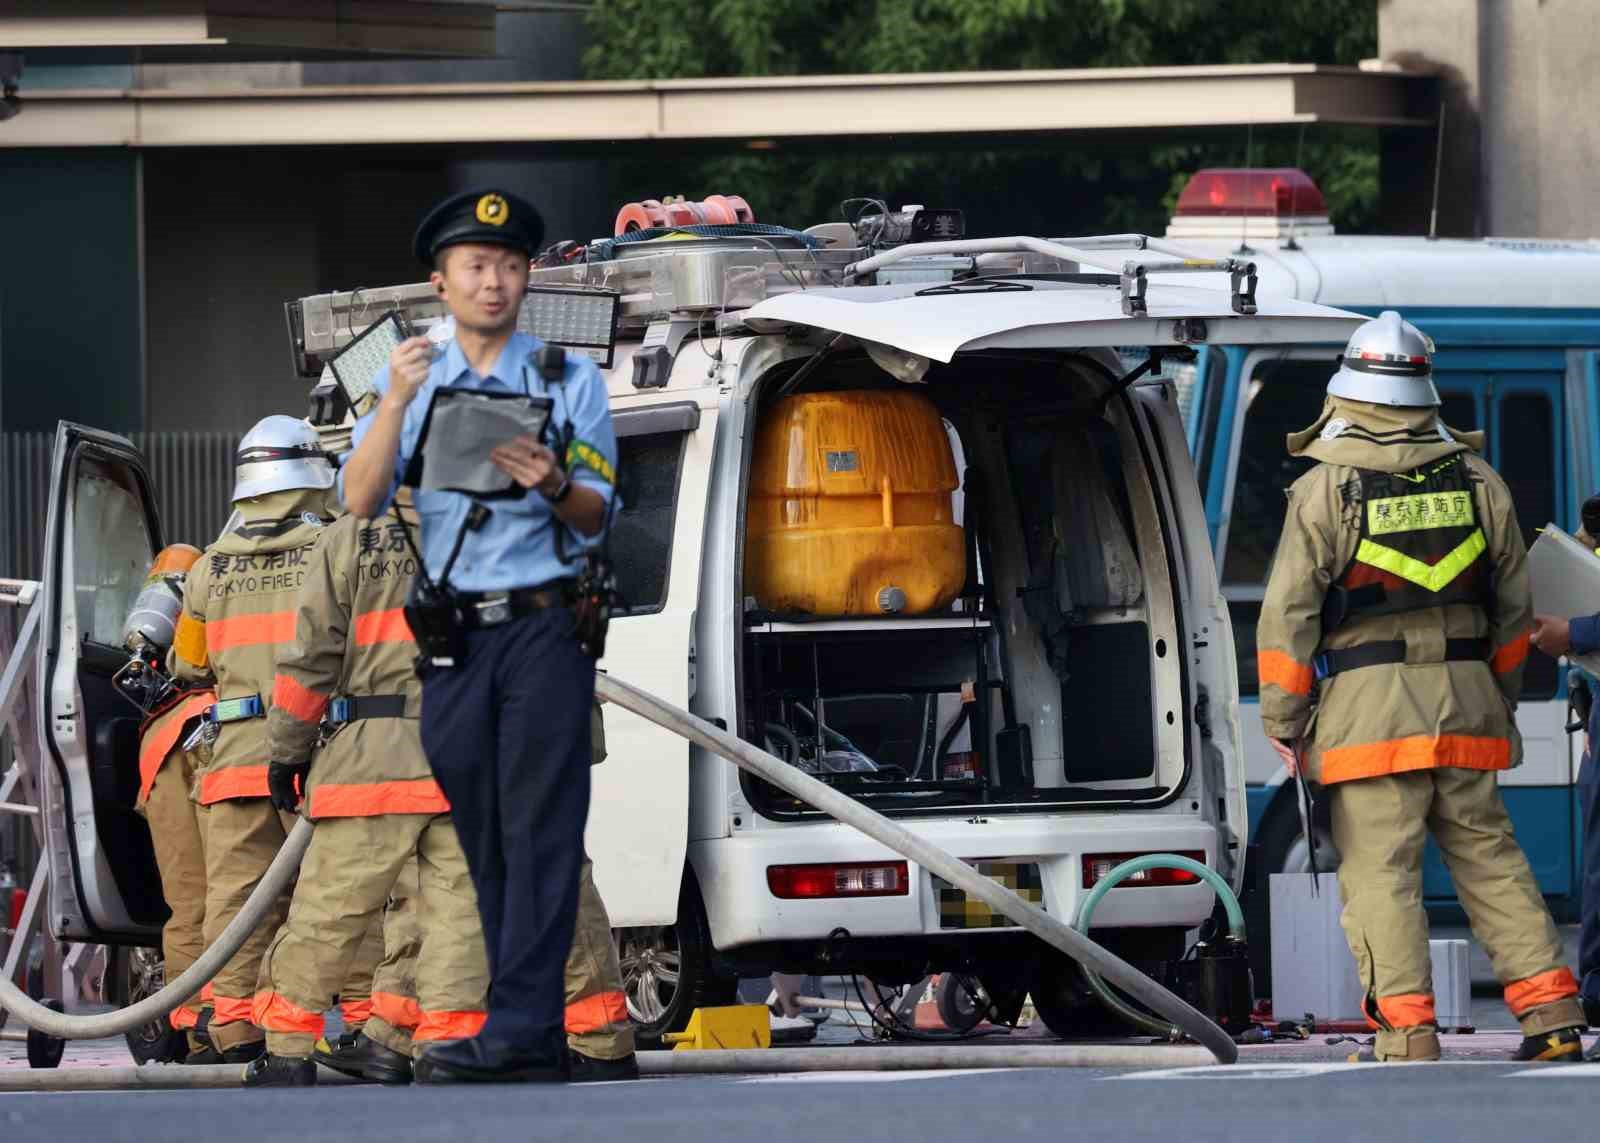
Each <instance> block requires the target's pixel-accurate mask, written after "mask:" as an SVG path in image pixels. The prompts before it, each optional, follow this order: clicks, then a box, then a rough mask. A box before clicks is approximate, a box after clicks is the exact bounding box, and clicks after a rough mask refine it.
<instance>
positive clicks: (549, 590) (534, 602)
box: [456, 579, 577, 628]
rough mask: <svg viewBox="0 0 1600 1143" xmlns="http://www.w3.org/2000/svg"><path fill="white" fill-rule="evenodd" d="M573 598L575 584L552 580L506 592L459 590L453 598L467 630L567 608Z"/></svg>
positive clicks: (575, 582) (575, 591)
mask: <svg viewBox="0 0 1600 1143" xmlns="http://www.w3.org/2000/svg"><path fill="white" fill-rule="evenodd" d="M576 596H577V581H576V580H570V579H553V580H551V581H550V582H549V583H541V584H540V585H539V586H537V587H516V588H512V589H511V590H510V591H463V592H458V593H457V595H456V599H457V600H458V602H459V603H460V605H461V619H462V623H463V624H464V625H465V626H466V627H469V628H473V627H498V626H499V625H500V624H502V623H510V622H511V621H512V620H513V619H521V618H523V617H524V616H528V615H532V614H533V613H534V612H536V611H546V610H548V609H550V608H552V607H567V606H569V605H570V604H571V603H572V601H573V600H574V599H575V598H576Z"/></svg>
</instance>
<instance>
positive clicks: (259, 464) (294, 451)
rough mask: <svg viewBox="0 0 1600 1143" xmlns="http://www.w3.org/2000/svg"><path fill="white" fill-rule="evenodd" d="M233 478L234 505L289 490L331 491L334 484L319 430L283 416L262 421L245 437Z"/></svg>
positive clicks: (264, 418)
mask: <svg viewBox="0 0 1600 1143" xmlns="http://www.w3.org/2000/svg"><path fill="white" fill-rule="evenodd" d="M233 474H234V481H233V500H234V503H238V502H239V501H240V500H248V499H250V498H251V497H253V496H265V495H267V494H268V493H270V492H282V491H284V490H285V489H288V488H332V487H333V480H334V469H333V463H332V461H330V460H329V458H328V454H327V453H326V452H324V451H323V449H322V445H321V443H320V442H319V441H318V440H317V433H316V430H315V429H313V428H312V427H311V426H310V425H308V424H306V422H304V421H302V420H297V419H296V418H294V417H287V416H283V415H281V414H279V415H274V416H271V417H263V418H261V420H259V421H257V422H256V424H255V427H254V428H252V429H251V430H250V431H249V432H247V433H245V435H244V438H243V439H242V440H241V441H240V442H239V451H238V453H237V454H235V456H234V464H233Z"/></svg>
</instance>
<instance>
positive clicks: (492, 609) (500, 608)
mask: <svg viewBox="0 0 1600 1143" xmlns="http://www.w3.org/2000/svg"><path fill="white" fill-rule="evenodd" d="M510 618H511V597H510V596H504V597H502V598H500V599H486V600H484V601H483V602H482V603H480V604H478V622H479V623H481V624H483V625H484V626H485V627H494V626H496V625H498V624H501V623H504V622H506V621H507V620H509V619H510Z"/></svg>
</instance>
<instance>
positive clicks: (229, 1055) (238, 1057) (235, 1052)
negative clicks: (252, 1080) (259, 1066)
mask: <svg viewBox="0 0 1600 1143" xmlns="http://www.w3.org/2000/svg"><path fill="white" fill-rule="evenodd" d="M266 1054H267V1042H266V1041H265V1040H246V1041H245V1042H244V1043H242V1044H235V1045H234V1046H233V1047H231V1048H226V1049H224V1050H223V1053H222V1062H223V1063H225V1064H248V1063H250V1062H251V1061H252V1060H259V1059H260V1058H261V1057H262V1056H264V1055H266Z"/></svg>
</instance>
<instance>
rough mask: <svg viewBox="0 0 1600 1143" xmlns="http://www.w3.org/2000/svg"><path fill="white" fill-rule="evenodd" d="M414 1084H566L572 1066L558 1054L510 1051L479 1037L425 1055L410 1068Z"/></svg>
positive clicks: (563, 1052)
mask: <svg viewBox="0 0 1600 1143" xmlns="http://www.w3.org/2000/svg"><path fill="white" fill-rule="evenodd" d="M412 1075H413V1076H414V1078H415V1079H416V1082H417V1083H566V1082H567V1081H568V1080H569V1079H571V1078H572V1065H571V1063H570V1062H569V1061H568V1060H567V1055H566V1051H565V1049H563V1051H562V1052H561V1054H560V1055H550V1054H546V1053H542V1052H540V1053H534V1052H519V1051H513V1050H511V1049H509V1048H505V1047H502V1046H498V1045H490V1044H485V1043H484V1042H483V1039H482V1037H474V1038H472V1039H470V1040H457V1041H456V1042H455V1043H453V1044H444V1045H442V1046H440V1047H437V1048H431V1049H429V1050H428V1051H427V1052H424V1053H423V1055H422V1057H421V1058H420V1059H419V1060H417V1062H416V1064H415V1065H414V1066H413V1068H412Z"/></svg>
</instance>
